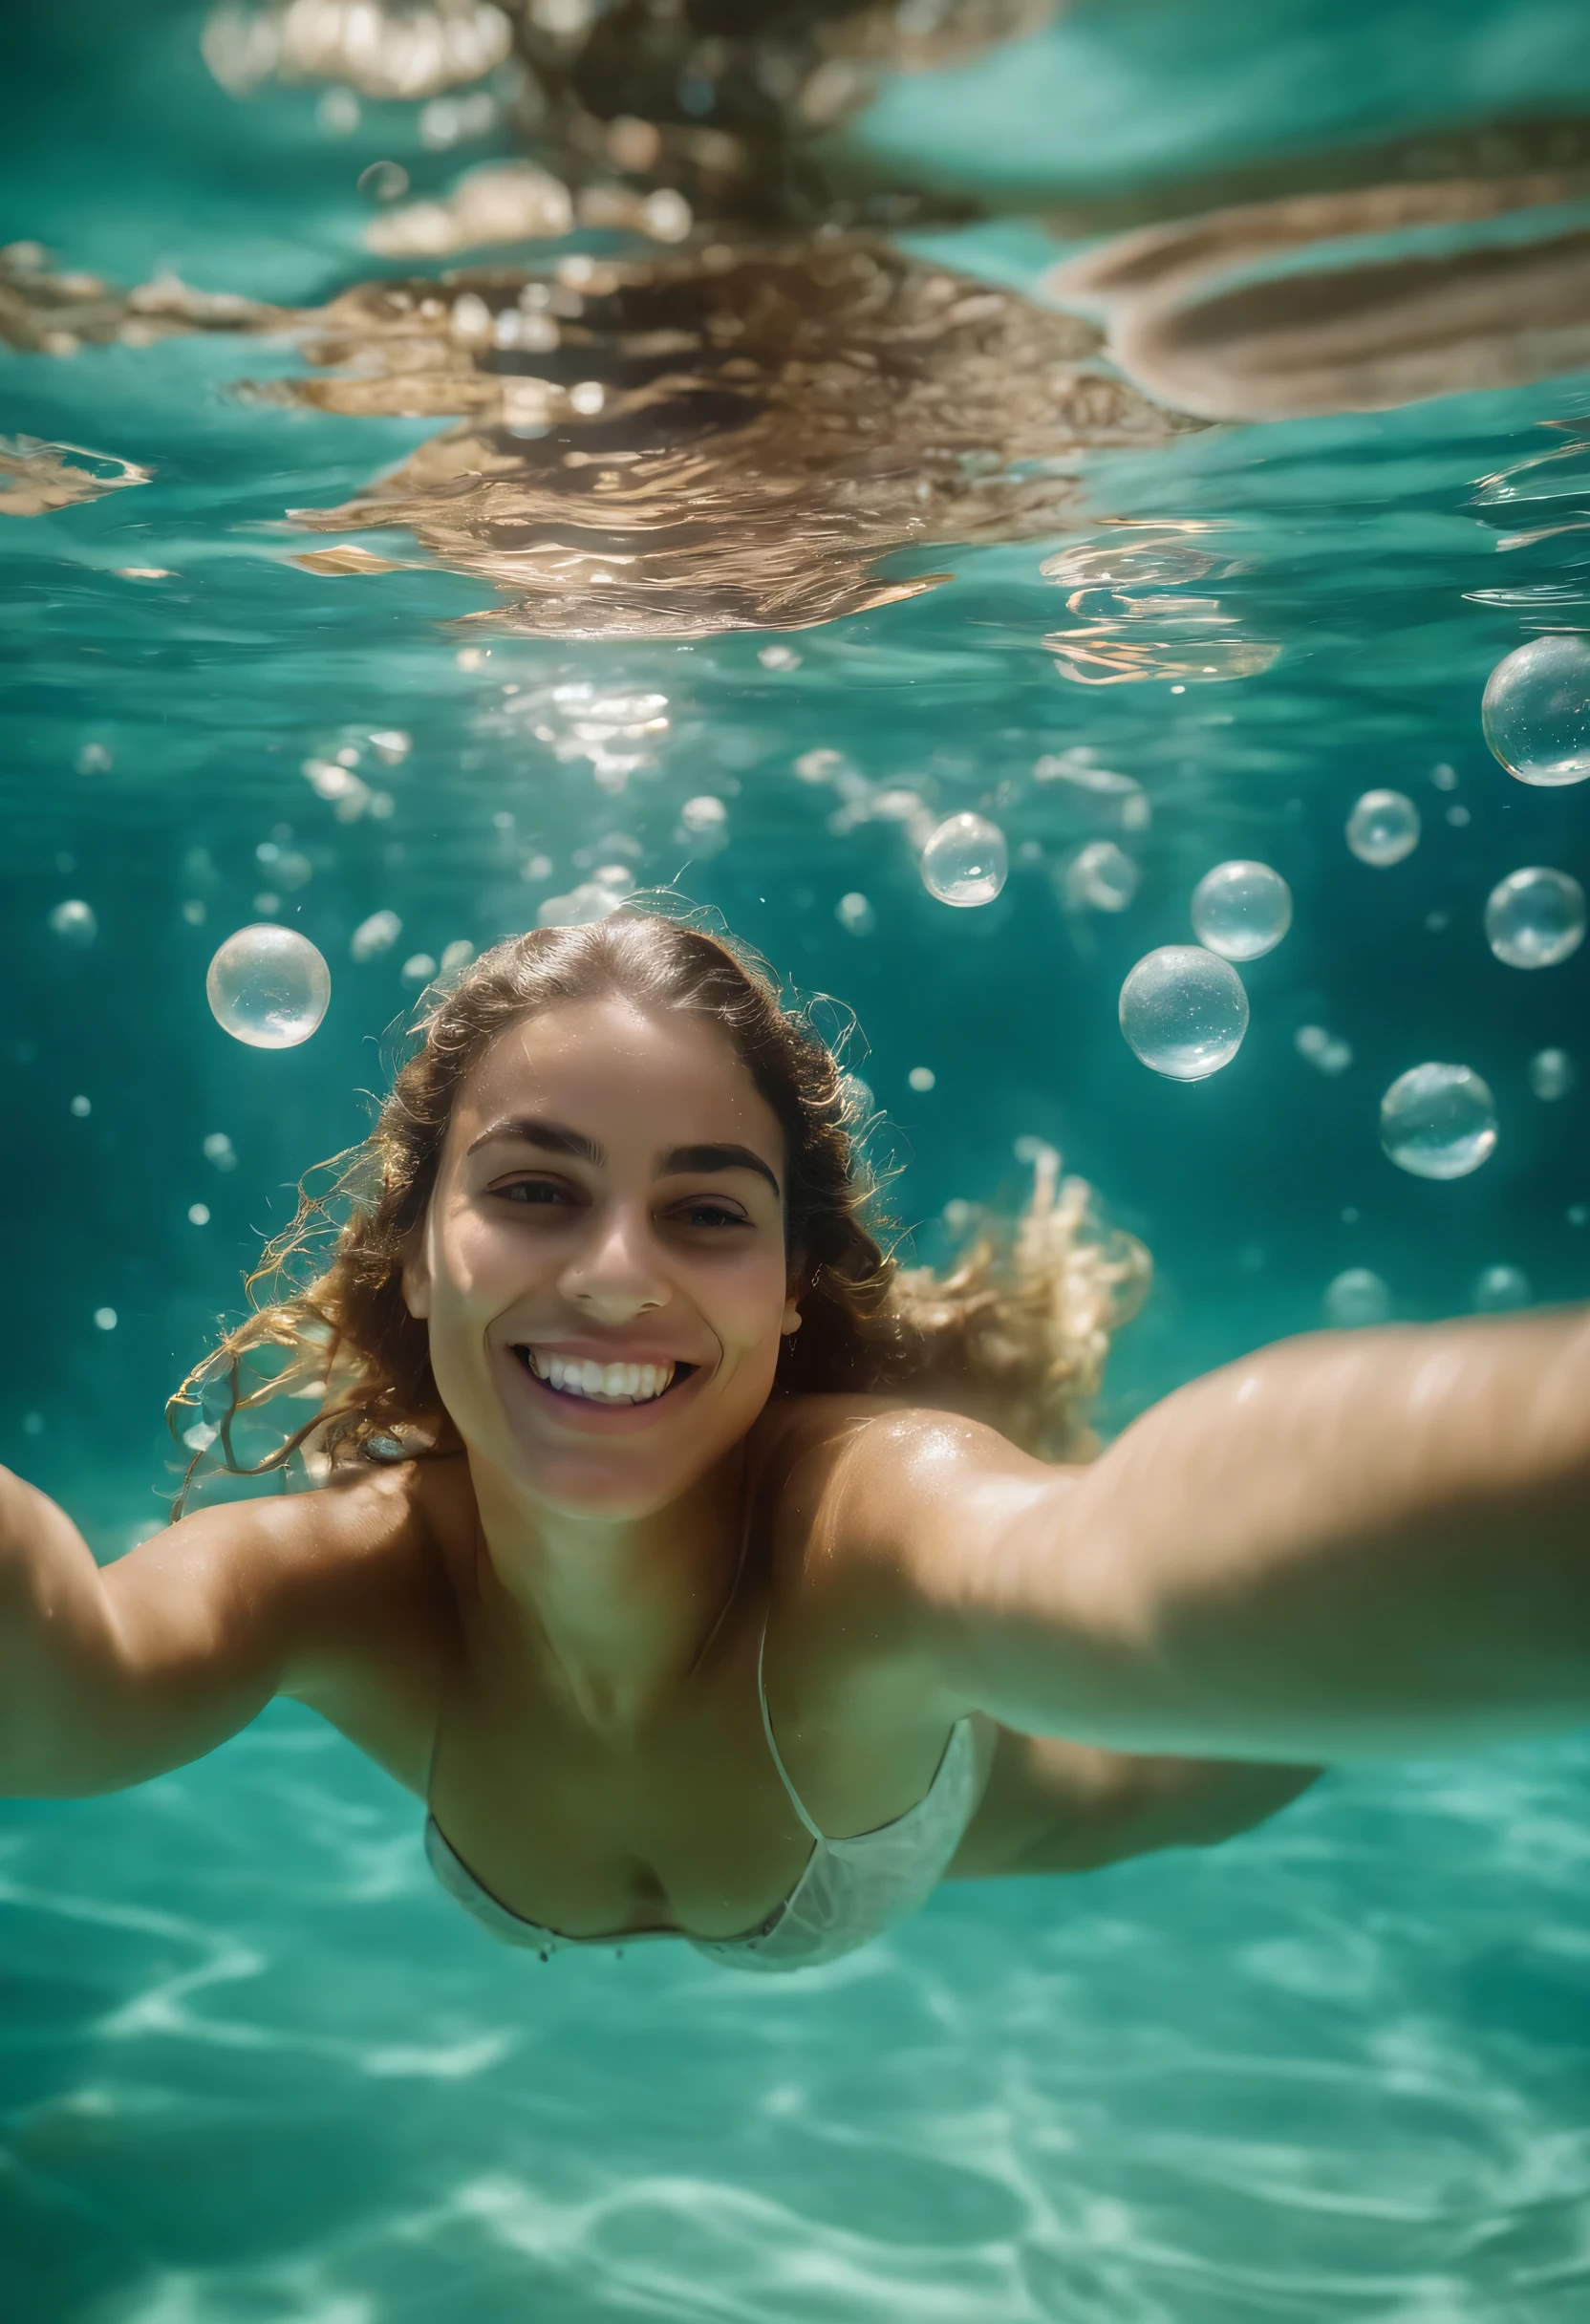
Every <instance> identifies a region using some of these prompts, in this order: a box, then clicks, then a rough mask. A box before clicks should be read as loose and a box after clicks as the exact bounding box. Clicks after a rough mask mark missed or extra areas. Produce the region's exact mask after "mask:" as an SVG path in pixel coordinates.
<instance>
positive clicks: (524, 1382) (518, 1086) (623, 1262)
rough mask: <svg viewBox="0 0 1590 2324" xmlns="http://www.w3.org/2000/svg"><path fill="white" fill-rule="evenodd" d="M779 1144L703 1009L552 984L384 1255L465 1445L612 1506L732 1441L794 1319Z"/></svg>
mask: <svg viewBox="0 0 1590 2324" xmlns="http://www.w3.org/2000/svg"><path fill="white" fill-rule="evenodd" d="M783 1188H784V1135H783V1131H782V1130H781V1128H780V1125H779V1121H778V1118H777V1116H776V1115H775V1114H774V1112H773V1110H772V1108H771V1107H770V1106H768V1104H767V1103H766V1101H765V1099H763V1097H762V1096H761V1095H760V1093H759V1092H758V1090H757V1088H756V1086H755V1084H754V1083H753V1082H752V1080H751V1077H750V1075H749V1073H748V1072H747V1071H746V1069H745V1067H744V1065H742V1064H741V1061H740V1059H739V1058H738V1057H737V1055H736V1054H735V1051H734V1049H733V1047H732V1046H731V1044H729V1042H728V1040H727V1039H726V1037H725V1036H724V1034H723V1033H722V1032H721V1031H720V1029H719V1027H718V1026H717V1025H715V1024H714V1023H712V1022H709V1021H707V1020H704V1019H702V1018H697V1017H690V1016H686V1015H682V1014H677V1013H675V1012H672V1011H659V1010H648V1009H643V1008H640V1007H637V1006H636V1005H634V1003H633V1002H630V1001H566V1002H561V1003H559V1004H558V1005H556V1006H554V1007H551V1008H548V1009H544V1010H542V1011H541V1012H540V1013H539V1014H537V1015H535V1016H533V1017H530V1018H527V1019H526V1020H525V1021H523V1022H521V1023H518V1024H515V1025H512V1026H510V1027H509V1028H508V1030H507V1031H506V1032H505V1033H501V1034H499V1035H498V1037H497V1039H496V1040H495V1041H494V1042H492V1044H490V1046H489V1047H488V1048H487V1049H486V1050H485V1051H484V1052H483V1055H482V1056H481V1057H480V1058H479V1059H478V1060H477V1061H476V1064H475V1065H474V1066H473V1068H472V1069H471V1071H470V1073H469V1074H468V1076H467V1078H466V1079H465V1082H464V1084H463V1087H462V1090H461V1091H460V1094H459V1101H458V1104H457V1106H456V1107H455V1108H454V1112H453V1117H452V1121H451V1123H450V1125H449V1128H448V1132H447V1138H446V1143H445V1145H444V1147H443V1149H442V1155H441V1162H440V1169H439V1171H438V1174H437V1180H436V1185H435V1188H434V1190H433V1192H432V1195H431V1200H430V1205H429V1208H428V1210H427V1213H426V1216H425V1219H424V1222H423V1226H422V1228H421V1230H420V1233H419V1237H418V1238H417V1246H416V1249H415V1252H414V1254H413V1256H412V1257H411V1259H410V1261H409V1263H408V1265H407V1266H406V1267H405V1269H404V1271H403V1293H404V1297H405V1299H406V1300H407V1302H408V1305H409V1310H410V1313H411V1314H413V1315H415V1316H418V1317H421V1318H423V1319H425V1320H426V1321H427V1323H428V1324H429V1329H430V1349H431V1366H432V1369H433V1371H434V1373H435V1375H436V1383H437V1387H438V1389H439V1390H440V1396H441V1400H442V1403H443V1404H444V1405H445V1406H446V1408H447V1411H448V1413H449V1415H450V1416H451V1418H452V1421H453V1423H454V1426H455V1427H456V1428H457V1429H458V1431H459V1433H460V1435H461V1436H462V1438H463V1441H464V1443H465V1445H466V1446H467V1447H468V1449H469V1452H470V1453H471V1455H472V1456H473V1457H475V1458H476V1459H481V1460H484V1461H486V1462H488V1463H490V1464H491V1465H492V1466H493V1467H496V1468H498V1469H499V1470H500V1471H502V1472H503V1474H504V1475H505V1479H506V1480H507V1481H509V1482H510V1483H511V1485H512V1486H514V1487H516V1488H517V1489H518V1490H519V1491H521V1492H527V1493H528V1494H529V1495H530V1496H532V1497H533V1498H534V1499H536V1500H539V1501H542V1502H544V1503H546V1504H548V1505H549V1506H551V1507H554V1508H557V1509H560V1510H564V1511H567V1512H569V1513H570V1514H573V1513H580V1514H585V1515H590V1516H601V1517H642V1516H646V1515H649V1514H650V1513H651V1512H653V1511H655V1510H657V1509H660V1508H662V1507H664V1506H665V1505H666V1504H667V1503H668V1502H669V1501H671V1500H674V1499H676V1498H677V1496H679V1495H680V1494H682V1493H683V1492H685V1491H686V1490H687V1489H688V1488H689V1487H690V1486H691V1485H692V1484H694V1483H695V1482H696V1481H697V1480H698V1478H699V1477H700V1476H702V1475H703V1474H705V1473H706V1472H707V1470H709V1469H710V1468H711V1467H712V1465H713V1464H714V1462H715V1461H717V1460H718V1459H719V1458H720V1457H721V1455H722V1454H723V1453H726V1452H727V1451H728V1450H729V1449H730V1448H731V1447H732V1446H733V1445H735V1444H737V1443H738V1442H739V1441H740V1440H741V1438H742V1437H743V1436H744V1435H745V1434H746V1432H747V1431H748V1430H749V1429H750V1427H751V1424H752V1422H753V1421H754V1420H755V1419H756V1417H757V1415H758V1413H759V1412H760V1411H761V1410H762V1408H763V1405H764V1404H765V1403H766V1401H767V1396H768V1393H769V1391H770V1389H771V1388H772V1385H773V1373H774V1369H775V1366H776V1365H777V1363H778V1355H779V1339H780V1335H781V1333H783V1332H785V1331H788V1330H790V1329H792V1328H793V1327H794V1325H795V1323H796V1322H797V1321H798V1317H797V1311H796V1306H795V1302H794V1301H793V1299H792V1297H791V1291H792V1288H793V1279H792V1276H791V1272H790V1265H789V1261H788V1259H787V1258H786V1255H785V1250H784V1194H783Z"/></svg>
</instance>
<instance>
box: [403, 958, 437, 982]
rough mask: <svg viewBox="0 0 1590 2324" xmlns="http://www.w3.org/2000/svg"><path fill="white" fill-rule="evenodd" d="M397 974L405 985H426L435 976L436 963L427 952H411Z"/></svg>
mask: <svg viewBox="0 0 1590 2324" xmlns="http://www.w3.org/2000/svg"><path fill="white" fill-rule="evenodd" d="M435 975H436V962H435V961H434V960H433V959H432V958H431V956H430V954H429V953H428V952H413V953H410V955H409V957H408V958H407V959H406V960H405V961H404V962H403V965H402V967H401V968H400V969H399V970H398V976H399V977H401V979H403V982H404V983H405V984H428V983H429V982H430V980H431V979H432V978H433V977H434V976H435Z"/></svg>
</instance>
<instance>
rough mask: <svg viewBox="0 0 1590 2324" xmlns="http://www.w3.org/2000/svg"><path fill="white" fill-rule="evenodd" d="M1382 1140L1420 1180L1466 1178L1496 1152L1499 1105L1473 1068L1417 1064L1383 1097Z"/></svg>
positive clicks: (1392, 1156)
mask: <svg viewBox="0 0 1590 2324" xmlns="http://www.w3.org/2000/svg"><path fill="white" fill-rule="evenodd" d="M1380 1142H1381V1144H1382V1146H1383V1147H1384V1148H1385V1150H1386V1153H1387V1154H1388V1155H1389V1157H1390V1159H1391V1160H1392V1161H1393V1162H1395V1164H1396V1165H1397V1168H1398V1169H1399V1170H1406V1171H1410V1172H1411V1173H1412V1174H1413V1176H1414V1177H1416V1178H1466V1177H1467V1176H1468V1174H1469V1173H1470V1172H1471V1171H1473V1170H1478V1168H1479V1166H1480V1164H1481V1163H1482V1162H1485V1161H1488V1160H1489V1159H1490V1157H1491V1155H1492V1154H1493V1152H1494V1151H1495V1146H1496V1108H1495V1101H1494V1100H1493V1097H1492V1095H1491V1092H1490V1090H1489V1089H1488V1088H1487V1087H1486V1086H1485V1084H1484V1082H1482V1081H1481V1080H1480V1077H1479V1075H1478V1074H1477V1073H1476V1072H1474V1070H1473V1069H1472V1066H1470V1065H1413V1066H1411V1067H1410V1068H1409V1070H1408V1071H1407V1073H1402V1074H1399V1075H1398V1077H1397V1079H1396V1080H1395V1081H1394V1082H1393V1083H1392V1085H1391V1087H1390V1088H1389V1089H1387V1091H1386V1095H1385V1096H1384V1097H1383V1098H1382V1099H1381V1102H1380Z"/></svg>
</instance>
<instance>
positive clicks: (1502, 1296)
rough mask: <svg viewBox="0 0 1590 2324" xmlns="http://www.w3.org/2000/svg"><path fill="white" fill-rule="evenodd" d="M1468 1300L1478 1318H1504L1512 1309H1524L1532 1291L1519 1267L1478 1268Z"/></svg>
mask: <svg viewBox="0 0 1590 2324" xmlns="http://www.w3.org/2000/svg"><path fill="white" fill-rule="evenodd" d="M1534 1298H1535V1292H1534V1288H1533V1286H1532V1285H1531V1283H1530V1280H1529V1277H1528V1276H1527V1275H1526V1274H1525V1273H1524V1271H1523V1269H1522V1267H1509V1266H1505V1265H1498V1266H1494V1267H1482V1268H1481V1269H1480V1272H1479V1273H1478V1275H1476V1276H1475V1278H1474V1285H1473V1292H1472V1303H1473V1305H1474V1306H1475V1307H1477V1308H1478V1310H1479V1312H1480V1314H1481V1315H1506V1314H1508V1313H1510V1311H1511V1310H1512V1309H1513V1308H1515V1307H1528V1306H1529V1305H1530V1304H1531V1302H1533V1300H1534Z"/></svg>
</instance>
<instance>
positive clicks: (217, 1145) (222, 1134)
mask: <svg viewBox="0 0 1590 2324" xmlns="http://www.w3.org/2000/svg"><path fill="white" fill-rule="evenodd" d="M204 1159H205V1161H206V1162H212V1163H213V1164H214V1165H215V1167H216V1169H217V1170H222V1171H226V1170H236V1168H237V1155H236V1153H235V1152H234V1151H233V1149H232V1141H231V1139H230V1138H229V1137H228V1136H227V1135H226V1131H225V1130H211V1131H210V1134H209V1136H208V1137H207V1138H206V1139H205V1140H204Z"/></svg>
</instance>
